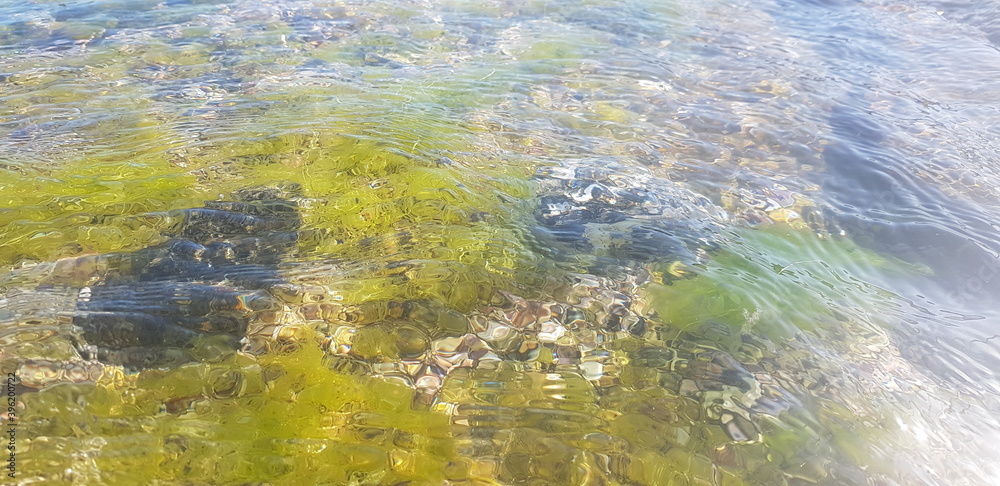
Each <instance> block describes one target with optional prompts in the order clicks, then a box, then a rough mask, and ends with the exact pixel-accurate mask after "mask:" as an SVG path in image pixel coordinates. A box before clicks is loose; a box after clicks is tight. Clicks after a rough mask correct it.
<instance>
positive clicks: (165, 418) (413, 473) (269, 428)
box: [20, 346, 466, 484]
mask: <svg viewBox="0 0 1000 486" xmlns="http://www.w3.org/2000/svg"><path fill="white" fill-rule="evenodd" d="M196 352H197V350H196ZM412 395H413V390H412V389H411V388H409V387H405V386H402V385H396V384H391V383H388V382H385V381H381V380H377V379H372V378H366V377H363V376H357V375H347V374H343V373H340V372H336V371H332V370H331V369H330V368H329V367H328V366H327V363H326V362H325V360H324V354H323V352H322V351H321V350H320V349H319V348H318V347H316V346H306V347H302V348H300V349H298V350H296V351H293V352H291V353H288V354H270V355H267V356H261V357H258V358H250V357H247V356H243V355H240V354H234V353H232V352H228V353H224V354H223V355H221V356H218V357H216V358H215V359H211V360H204V361H202V362H198V363H191V364H187V365H183V366H181V367H179V368H176V369H172V370H163V371H149V372H146V373H143V374H141V375H138V376H131V377H127V378H125V377H120V378H119V379H118V380H110V379H109V380H106V381H105V382H102V383H100V384H97V385H86V386H84V385H63V386H59V387H55V388H52V389H49V390H46V391H44V392H41V393H32V394H28V395H26V396H24V397H23V400H24V403H25V409H26V410H27V413H26V414H25V417H24V425H23V427H24V429H23V431H24V437H26V438H27V439H26V440H25V441H24V442H23V443H22V444H23V445H21V446H20V447H23V452H22V455H21V456H20V457H22V458H23V459H22V460H23V463H21V467H22V469H21V470H20V472H21V474H24V475H25V476H26V477H29V478H33V479H36V480H44V481H45V482H46V484H177V483H179V482H192V483H203V482H205V481H210V482H211V483H213V484H235V483H239V484H246V483H248V482H250V483H253V482H267V483H269V484H347V483H349V482H354V483H355V484H394V483H397V482H400V481H407V480H409V481H415V482H414V483H413V484H440V483H441V481H443V480H445V479H466V478H463V477H450V478H449V477H447V475H448V474H449V471H452V469H449V468H448V465H449V464H450V463H451V462H452V461H453V459H454V447H453V446H452V444H451V441H452V439H451V438H450V432H449V429H448V419H447V417H446V416H444V415H442V414H437V413H432V412H422V411H415V410H413V409H411V407H410V401H411V399H412Z"/></svg>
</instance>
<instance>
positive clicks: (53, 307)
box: [0, 184, 301, 387]
mask: <svg viewBox="0 0 1000 486" xmlns="http://www.w3.org/2000/svg"><path fill="white" fill-rule="evenodd" d="M299 193H300V189H299V188H298V186H297V185H294V184H288V185H282V186H272V187H252V188H246V189H242V190H239V191H236V192H235V193H234V194H233V200H231V201H210V202H206V203H205V205H204V207H201V208H192V209H184V210H175V211H170V212H167V213H158V214H146V215H143V216H140V217H141V218H145V219H159V220H161V222H162V223H163V225H164V227H165V228H166V230H165V231H164V233H165V236H167V237H168V238H169V239H168V240H167V241H166V242H164V243H161V244H158V245H155V246H152V247H148V248H144V249H141V250H138V251H135V252H121V253H109V254H103V255H86V256H80V257H73V258H66V259H62V260H59V261H56V262H54V263H51V264H42V265H38V266H36V267H31V268H27V269H24V270H22V271H19V272H15V273H14V274H12V275H11V276H10V278H9V279H8V281H7V282H5V284H6V285H10V284H11V283H16V282H18V281H23V280H28V281H31V280H34V281H37V282H39V285H38V286H37V287H36V288H34V289H32V290H22V289H15V290H10V291H7V292H5V295H4V296H3V299H2V301H0V319H2V320H3V321H4V322H7V323H9V324H8V326H5V327H9V329H10V330H12V331H13V333H10V332H8V333H7V334H9V335H8V336H7V338H6V339H8V340H10V341H12V342H18V341H21V342H23V341H25V340H31V339H35V338H32V337H31V336H30V335H32V334H38V333H39V332H42V330H49V331H51V332H54V333H56V334H62V335H65V337H67V338H68V339H69V341H70V342H72V347H73V348H74V352H73V353H71V354H72V355H71V356H66V355H64V359H65V360H67V361H68V362H85V363H89V364H88V365H86V366H84V367H90V368H93V367H94V366H97V363H100V364H103V365H114V366H122V367H124V369H126V370H138V369H146V368H151V367H157V366H167V365H171V364H179V363H183V362H185V361H188V360H190V359H191V357H190V356H189V350H190V348H191V347H192V344H193V343H194V342H195V340H197V339H199V338H209V337H211V338H213V339H222V340H224V341H228V342H229V343H231V345H232V347H233V349H236V348H237V346H238V343H239V341H240V340H241V339H243V338H244V337H245V335H246V333H247V331H248V329H250V328H252V327H253V326H254V323H257V322H259V321H262V320H274V318H275V317H274V316H275V314H279V313H281V312H282V309H283V304H282V303H281V302H280V301H279V300H278V299H277V298H276V297H274V295H273V294H272V293H271V292H270V289H272V288H273V287H275V286H278V285H279V284H281V283H283V282H284V280H283V279H282V278H281V276H280V275H279V273H278V270H277V266H276V265H277V264H278V263H279V262H280V261H281V259H282V258H283V256H285V255H286V254H287V253H289V252H291V251H292V250H294V249H295V247H296V240H297V235H296V233H295V232H296V231H297V230H298V229H299V227H300V225H301V220H300V217H299V214H298V208H297V203H296V198H298V197H299ZM10 324H13V325H10ZM12 347H13V346H12ZM12 352H13V351H12ZM4 354H5V356H3V361H7V360H9V359H18V358H19V357H18V356H8V355H6V353H4ZM20 358H22V359H23V358H26V357H25V356H21V357H20ZM27 358H28V359H27V361H26V362H25V363H24V368H25V369H26V370H28V371H30V372H29V373H25V374H23V376H24V383H25V384H26V385H28V386H35V387H44V386H46V385H48V384H51V383H55V382H58V381H59V380H60V379H67V378H71V377H69V376H68V375H66V374H65V373H59V372H58V371H51V370H47V368H51V367H50V366H46V364H45V363H49V364H51V363H53V362H58V361H59V360H57V359H56V360H54V359H44V358H41V359H31V358H30V357H27ZM81 366H83V365H81ZM92 375H93V373H84V374H80V376H81V377H83V378H82V379H84V380H85V381H92V380H91V378H92V377H93V376H92ZM71 381H72V380H71Z"/></svg>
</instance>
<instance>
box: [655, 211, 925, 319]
mask: <svg viewBox="0 0 1000 486" xmlns="http://www.w3.org/2000/svg"><path fill="white" fill-rule="evenodd" d="M694 271H695V273H696V276H694V277H691V278H687V279H680V280H674V281H672V282H670V283H669V284H660V283H649V284H647V285H646V286H645V287H644V289H643V291H644V293H645V300H646V301H647V302H649V303H650V306H651V308H652V310H654V311H655V312H656V314H657V315H658V316H659V318H660V319H662V321H663V322H664V323H666V324H669V325H670V326H673V327H675V328H678V329H688V328H691V327H693V326H697V325H700V324H702V323H704V322H707V321H715V322H720V323H723V324H726V325H728V326H730V327H733V328H736V329H741V328H743V329H752V330H754V332H759V333H763V334H765V335H770V336H771V337H772V338H778V337H788V336H791V335H793V334H794V333H795V332H797V331H798V330H813V329H816V328H818V327H822V325H823V322H824V321H829V320H833V319H837V318H838V312H850V311H851V309H852V308H856V309H859V312H860V309H867V310H872V309H874V308H876V307H877V306H879V305H882V304H884V301H885V300H886V297H891V295H890V294H888V293H887V292H886V291H884V290H882V289H881V288H880V287H878V286H876V285H872V284H871V283H869V282H878V281H879V280H880V279H884V278H885V276H890V277H892V276H899V277H921V276H927V275H928V270H927V269H926V268H925V267H922V266H919V265H914V264H909V263H906V262H903V261H901V260H898V259H895V258H892V257H887V256H883V255H880V254H878V253H875V252H873V251H871V250H867V249H864V248H861V247H859V246H857V245H855V244H854V243H853V242H851V241H849V240H846V239H821V238H818V237H816V235H815V234H813V233H811V232H808V231H800V230H793V229H791V228H789V227H786V226H775V227H773V228H769V229H755V230H734V231H732V232H731V234H730V235H729V241H728V244H727V245H726V246H725V249H723V250H722V251H721V252H719V253H718V254H716V255H713V256H712V258H711V260H710V261H709V262H708V263H707V264H706V265H705V266H704V268H700V269H694ZM845 303H850V305H845ZM834 309H838V311H836V312H835V311H834Z"/></svg>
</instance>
